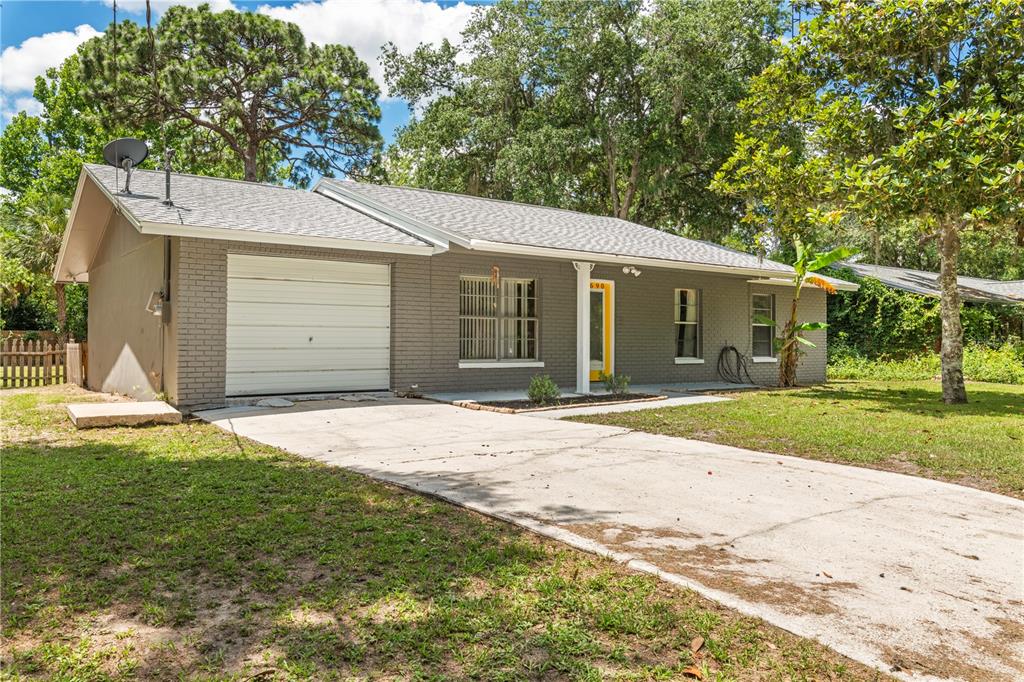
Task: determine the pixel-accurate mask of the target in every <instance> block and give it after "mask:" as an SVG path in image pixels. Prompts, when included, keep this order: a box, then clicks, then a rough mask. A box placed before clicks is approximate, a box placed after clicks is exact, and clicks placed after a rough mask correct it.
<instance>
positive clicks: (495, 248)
mask: <svg viewBox="0 0 1024 682" xmlns="http://www.w3.org/2000/svg"><path fill="white" fill-rule="evenodd" d="M468 248H469V249H471V250H474V251H488V252H491V253H507V254H513V255H520V256H538V257H546V258H563V259H571V260H581V261H588V262H596V263H613V264H616V265H618V264H632V265H646V266H648V267H652V268H669V269H673V270H691V271H696V272H717V273H721V274H726V275H746V276H748V277H770V276H771V275H786V274H788V273H786V272H785V271H782V270H773V269H770V268H742V267H735V266H730V265H715V264H712V263H693V262H689V261H677V260H668V259H666V258H647V257H643V256H628V255H622V254H615V253H599V252H596V251H575V250H572V249H557V248H551V247H547V246H530V245H528V244H509V243H505V242H492V241H487V240H482V239H471V240H470V244H469V247H468Z"/></svg>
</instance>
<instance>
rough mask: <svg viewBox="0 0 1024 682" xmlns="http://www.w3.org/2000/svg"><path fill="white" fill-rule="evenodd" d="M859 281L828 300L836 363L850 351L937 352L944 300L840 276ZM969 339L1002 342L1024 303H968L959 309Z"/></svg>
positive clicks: (1022, 315) (831, 354)
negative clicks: (854, 285) (851, 289)
mask: <svg viewBox="0 0 1024 682" xmlns="http://www.w3.org/2000/svg"><path fill="white" fill-rule="evenodd" d="M840 277H842V278H843V279H849V280H851V281H855V282H857V283H858V284H860V289H859V290H857V291H840V292H838V293H837V294H836V295H835V296H831V297H830V298H829V302H828V325H829V327H828V358H829V363H835V362H837V361H839V360H840V359H842V358H845V357H846V356H847V355H849V354H850V353H851V352H853V353H855V354H858V355H864V356H866V357H870V358H885V357H889V358H905V357H909V356H912V355H916V354H919V353H924V352H928V351H937V350H938V347H939V338H940V335H941V327H942V324H941V320H940V318H939V300H938V299H937V298H930V297H927V296H919V295H918V294H913V293H910V292H907V291H900V290H898V289H890V288H889V287H887V286H885V285H884V284H882V283H881V282H879V281H878V280H877V279H872V278H870V277H868V278H859V277H857V276H855V275H854V274H853V273H852V272H851V271H850V270H844V271H842V273H841V274H840ZM960 319H961V322H962V323H963V327H964V341H965V342H975V343H980V344H989V345H992V344H999V343H1002V342H1004V341H1006V340H1007V339H1008V336H1009V334H1010V333H1011V330H1016V329H1020V324H1021V320H1022V319H1024V307H1022V306H1011V305H999V304H994V303H991V304H988V303H986V304H968V305H964V306H962V307H961V309H960Z"/></svg>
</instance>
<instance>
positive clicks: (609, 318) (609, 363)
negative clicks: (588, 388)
mask: <svg viewBox="0 0 1024 682" xmlns="http://www.w3.org/2000/svg"><path fill="white" fill-rule="evenodd" d="M590 290H591V291H594V290H598V291H601V292H603V296H602V298H603V301H604V306H603V308H604V311H603V312H604V367H602V368H601V369H593V367H591V370H590V380H591V381H598V380H599V379H600V377H601V373H602V372H604V373H605V374H612V373H614V371H615V282H613V281H611V280H609V279H592V280H590Z"/></svg>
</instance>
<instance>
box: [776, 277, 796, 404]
mask: <svg viewBox="0 0 1024 682" xmlns="http://www.w3.org/2000/svg"><path fill="white" fill-rule="evenodd" d="M799 303H800V290H799V289H796V290H795V291H794V293H793V305H792V306H791V307H790V309H789V321H788V322H786V326H785V327H784V328H783V329H782V344H783V345H782V348H781V349H780V351H779V355H780V356H782V357H780V358H779V386H782V387H784V388H788V387H790V386H796V360H797V347H796V346H797V343H799V342H798V341H797V340H796V338H795V337H796V331H795V329H796V323H797V320H796V311H797V305H798V304H799Z"/></svg>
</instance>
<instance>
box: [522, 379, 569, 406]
mask: <svg viewBox="0 0 1024 682" xmlns="http://www.w3.org/2000/svg"><path fill="white" fill-rule="evenodd" d="M526 395H527V397H529V398H530V402H533V403H537V404H538V405H544V404H545V403H549V402H552V401H554V400H558V396H560V395H562V392H561V391H560V390H559V389H558V384H556V383H555V382H554V380H553V379H552V378H551V377H549V376H548V375H547V374H537V375H535V376H534V377H533V378H532V379H530V387H529V388H528V389H526Z"/></svg>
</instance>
